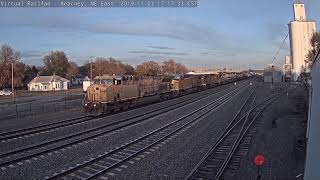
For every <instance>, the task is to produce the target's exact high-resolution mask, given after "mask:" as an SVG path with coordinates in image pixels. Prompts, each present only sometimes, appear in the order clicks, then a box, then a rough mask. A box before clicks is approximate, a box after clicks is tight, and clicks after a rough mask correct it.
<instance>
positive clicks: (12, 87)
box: [11, 62, 15, 102]
mask: <svg viewBox="0 0 320 180" xmlns="http://www.w3.org/2000/svg"><path fill="white" fill-rule="evenodd" d="M13 83H14V81H13V62H12V63H11V91H12V100H13V102H14V100H15V99H14V98H15V97H14V94H15V93H14V86H13Z"/></svg>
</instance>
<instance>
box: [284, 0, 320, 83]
mask: <svg viewBox="0 0 320 180" xmlns="http://www.w3.org/2000/svg"><path fill="white" fill-rule="evenodd" d="M293 11H294V20H293V21H291V22H290V23H289V24H288V26H289V36H290V48H291V57H290V58H291V60H290V62H291V64H292V73H293V74H292V75H293V80H294V81H296V80H297V79H298V77H299V76H300V73H301V72H302V71H303V70H304V68H305V67H306V66H307V64H306V62H305V60H306V55H307V54H308V52H309V50H310V49H311V44H310V39H311V38H312V36H313V34H314V33H315V32H316V23H315V22H314V21H310V20H308V19H307V16H306V11H305V5H304V3H302V2H296V3H294V4H293Z"/></svg>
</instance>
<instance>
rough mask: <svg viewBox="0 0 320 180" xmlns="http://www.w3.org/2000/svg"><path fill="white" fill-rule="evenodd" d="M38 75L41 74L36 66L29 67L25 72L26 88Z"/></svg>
mask: <svg viewBox="0 0 320 180" xmlns="http://www.w3.org/2000/svg"><path fill="white" fill-rule="evenodd" d="M38 73H39V69H38V68H37V67H36V66H29V65H27V66H26V67H25V71H24V79H23V84H24V86H25V87H26V86H27V85H28V83H29V82H30V81H31V80H32V79H33V78H35V77H36V76H37V74H38Z"/></svg>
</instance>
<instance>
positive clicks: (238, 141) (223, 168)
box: [215, 99, 276, 180]
mask: <svg viewBox="0 0 320 180" xmlns="http://www.w3.org/2000/svg"><path fill="white" fill-rule="evenodd" d="M275 100H276V99H274V100H273V101H270V102H268V103H267V104H265V105H264V106H263V107H262V109H261V110H260V111H259V112H258V113H257V114H256V115H255V116H254V118H253V119H252V120H251V122H250V123H249V124H248V125H247V126H246V128H245V129H244V130H243V132H242V133H240V134H239V137H238V138H237V140H236V142H235V144H234V145H233V147H232V150H231V151H230V153H229V155H228V157H227V159H226V160H225V161H224V162H223V165H222V167H221V168H220V169H219V171H218V173H217V174H216V177H215V179H217V180H218V179H220V178H221V176H222V174H223V172H224V170H225V169H226V167H227V165H228V163H229V161H230V160H231V158H232V156H233V154H234V152H235V151H236V149H237V147H238V146H239V144H240V142H241V140H242V139H243V138H244V136H245V135H246V133H247V131H248V130H249V128H250V127H251V125H252V124H253V122H255V121H256V120H257V118H258V117H259V116H260V115H261V114H262V113H263V111H264V110H265V109H266V108H267V107H268V106H269V105H270V104H271V103H273V102H274V101H275ZM244 127H245V124H244V125H243V128H244Z"/></svg>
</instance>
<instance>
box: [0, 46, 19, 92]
mask: <svg viewBox="0 0 320 180" xmlns="http://www.w3.org/2000/svg"><path fill="white" fill-rule="evenodd" d="M20 60H21V57H20V53H18V52H15V51H14V49H12V48H11V47H10V46H9V45H7V44H5V45H2V46H1V50H0V88H3V87H7V86H11V85H12V81H11V64H12V63H14V82H13V83H14V84H13V86H15V87H21V86H23V79H24V71H25V64H23V63H22V62H20Z"/></svg>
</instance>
